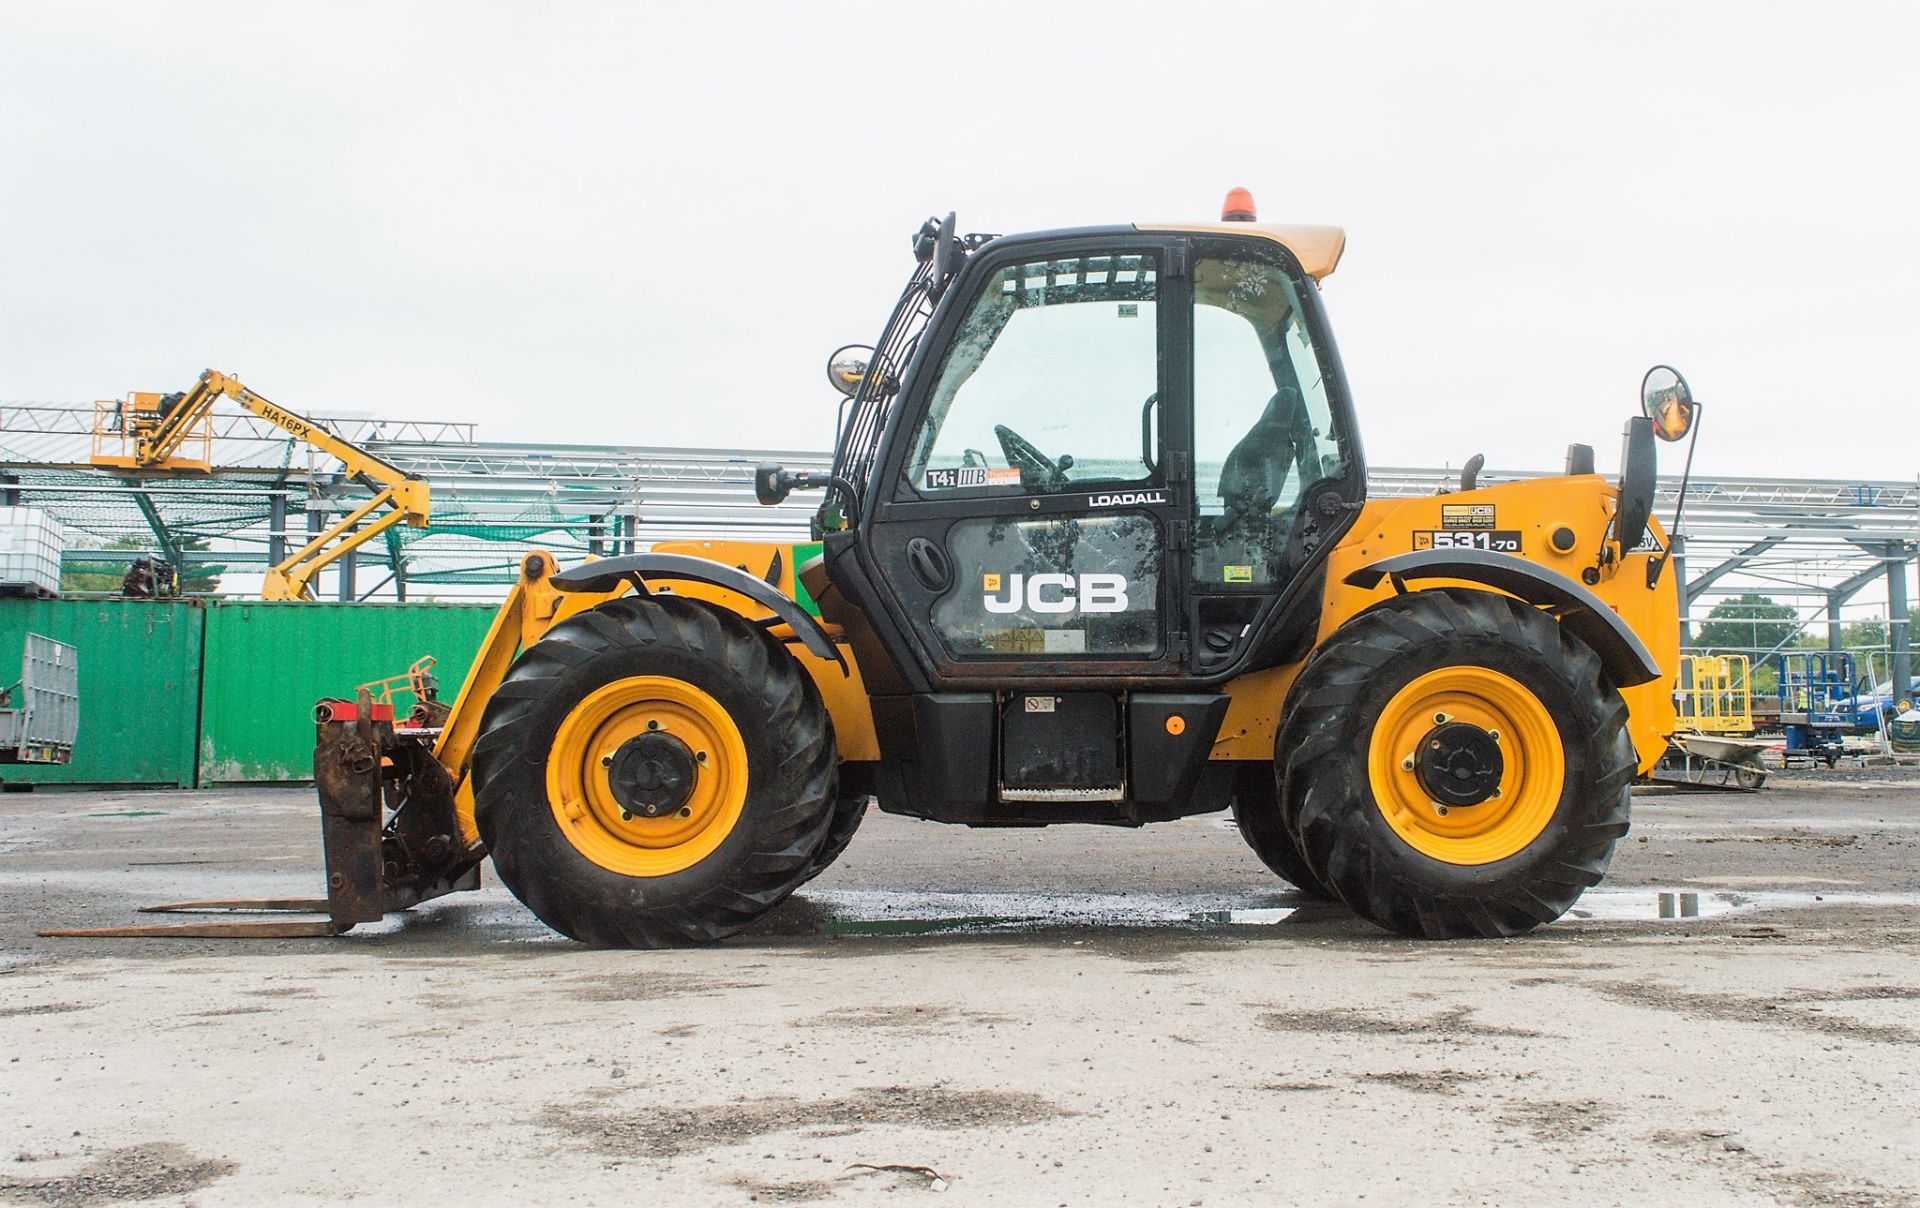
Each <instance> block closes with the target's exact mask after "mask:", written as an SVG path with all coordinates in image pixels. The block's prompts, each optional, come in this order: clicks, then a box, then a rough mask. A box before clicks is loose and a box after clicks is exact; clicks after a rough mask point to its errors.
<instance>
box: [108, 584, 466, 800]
mask: <svg viewBox="0 0 1920 1208" xmlns="http://www.w3.org/2000/svg"><path fill="white" fill-rule="evenodd" d="M498 611H499V607H498V605H494V604H412V603H410V604H328V603H320V602H311V603H272V604H269V603H264V602H261V601H253V600H219V601H215V602H213V603H211V604H209V605H208V607H207V611H206V616H207V625H206V653H205V656H204V663H203V670H202V674H201V681H200V682H201V691H200V783H201V784H202V785H210V784H231V783H236V782H242V781H256V780H309V779H312V777H313V703H314V702H315V701H317V700H319V699H320V698H322V697H327V696H333V697H346V698H349V699H350V698H351V697H352V696H353V693H354V689H355V688H357V687H358V686H359V685H361V684H364V683H368V682H369V681H372V680H377V679H384V678H386V677H387V676H390V675H399V674H401V673H403V672H405V671H406V669H407V667H408V665H409V664H411V663H412V662H413V661H414V660H415V659H417V658H419V657H421V656H422V655H427V654H430V655H432V656H434V658H436V659H438V660H439V664H438V666H437V667H436V668H435V669H434V673H435V674H436V675H438V676H439V677H440V689H441V699H442V700H445V701H449V702H451V701H452V700H453V698H454V696H455V695H456V694H457V693H458V692H459V691H460V683H461V681H462V680H464V679H465V678H466V674H467V668H468V667H469V666H470V665H471V664H472V662H473V656H474V654H475V653H476V652H478V650H479V649H480V641H481V639H482V638H484V637H485V636H486V634H487V629H488V627H489V626H491V625H492V624H493V618H494V614H495V613H496V612H498ZM84 657H85V656H84V654H83V655H82V658H83V659H84ZM85 667H86V664H85V662H84V661H83V662H82V663H81V668H82V672H81V673H82V674H83V675H84V674H85ZM407 700H408V702H409V703H410V702H411V698H410V697H409V698H407ZM80 708H81V710H82V714H81V715H82V717H83V719H84V717H85V716H86V709H87V702H86V699H85V693H84V688H83V692H82V699H81V702H80ZM84 726H85V722H84V720H83V721H82V727H83V729H82V736H81V741H82V742H85V741H86V737H85V730H84Z"/></svg>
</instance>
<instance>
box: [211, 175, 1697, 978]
mask: <svg viewBox="0 0 1920 1208" xmlns="http://www.w3.org/2000/svg"><path fill="white" fill-rule="evenodd" d="M1343 245H1344V236H1343V234H1342V232H1341V231H1340V230H1338V229H1336V228H1332V227H1313V226H1285V225H1266V224H1261V223H1259V222H1258V221H1257V220H1256V219H1255V218H1254V215H1253V206H1252V201H1251V199H1250V198H1248V197H1246V196H1245V194H1244V192H1243V191H1240V190H1236V191H1235V193H1234V194H1231V195H1230V196H1229V204H1228V207H1227V212H1226V213H1225V214H1224V215H1223V218H1222V220H1221V221H1219V222H1203V223H1141V224H1138V225H1134V226H1105V227H1088V228H1079V229H1072V230H1057V231H1046V232H1041V233H1037V234H1026V235H1015V236H1006V237H990V236H982V235H968V236H961V235H957V234H956V233H955V229H954V222H953V216H952V215H950V214H949V215H948V216H947V217H946V218H945V219H944V220H929V221H928V222H927V223H926V224H925V225H923V226H922V227H921V228H920V230H919V231H918V233H917V234H916V235H915V236H914V240H913V246H914V252H915V257H916V268H915V271H914V273H913V276H912V279H911V280H910V281H909V283H908V285H907V288H906V290H905V292H904V293H903V294H902V295H901V297H900V299H899V301H898V303H897V304H896V305H895V307H894V309H893V312H892V314H891V316H890V317H889V318H888V320H887V322H886V325H885V328H884V330H883V332H882V334H881V336H880V338H879V341H878V342H877V344H875V345H873V346H872V347H865V346H862V347H859V348H854V347H849V348H845V349H842V350H840V352H838V353H836V354H835V355H834V357H833V358H832V359H831V362H830V367H829V378H830V380H831V382H832V384H833V385H834V386H835V388H837V389H838V390H839V391H840V392H841V393H842V394H843V395H844V396H845V399H844V401H843V402H842V403H841V404H840V412H839V420H838V423H837V428H836V433H835V438H836V439H835V452H834V458H833V462H832V468H831V470H830V471H829V472H826V473H796V472H791V471H788V470H785V469H783V468H781V467H779V466H772V465H769V466H762V467H760V468H759V469H758V470H757V471H756V474H755V487H756V490H757V492H758V495H759V497H760V499H761V500H762V501H763V502H766V503H774V502H778V501H779V500H781V499H783V498H785V497H786V496H787V495H788V494H789V493H790V492H792V491H795V490H818V491H821V492H822V497H821V503H820V506H819V508H818V511H817V512H816V514H815V517H814V520H813V528H814V532H813V536H814V540H812V541H810V542H794V543H785V544H747V543H734V542H726V541H686V542H675V543H672V544H662V545H657V546H655V547H654V548H653V549H652V550H651V551H649V552H647V553H641V554H634V555H630V556H622V557H612V558H606V559H602V560H598V561H589V562H587V563H585V564H583V565H579V566H573V567H569V568H564V569H563V568H561V567H560V566H559V565H558V564H557V563H556V562H555V560H554V559H553V558H552V557H551V556H550V555H548V554H546V553H540V552H535V553H531V554H529V555H527V556H526V558H525V560H524V564H523V566H522V568H521V574H520V579H519V582H518V584H517V585H516V586H515V587H514V588H513V590H512V592H511V594H510V596H509V598H508V600H507V601H506V604H505V605H504V607H503V608H502V609H501V611H500V614H499V616H498V618H497V619H496V621H495V623H494V626H493V630H492V632H491V633H490V634H489V636H488V637H487V639H486V641H485V644H484V645H483V647H482V649H481V651H480V653H479V656H478V658H477V659H476V660H475V662H474V664H473V666H472V668H471V669H470V670H469V671H468V673H467V676H466V680H465V682H464V684H463V685H462V687H461V689H460V692H459V695H458V697H457V698H456V699H455V700H454V701H453V702H452V704H451V707H450V708H448V707H446V706H444V705H440V704H438V702H431V703H432V706H433V707H431V708H428V707H424V706H423V707H422V708H419V709H416V710H415V712H414V714H412V715H410V716H409V717H406V718H400V717H396V715H395V711H394V709H393V707H392V706H391V705H383V704H382V702H381V701H379V700H376V699H374V697H373V696H372V694H370V693H367V692H363V693H361V695H360V697H359V698H358V699H357V700H353V701H346V700H340V701H328V702H323V703H322V704H321V706H320V709H319V741H318V749H317V754H316V758H315V768H316V779H317V782H318V788H319V796H320V803H321V809H322V814H323V822H324V837H325V843H326V856H327V875H328V881H327V886H328V896H327V898H326V899H325V901H324V902H322V901H320V900H317V899H316V900H313V901H308V902H297V903H281V905H290V906H295V907H304V908H307V909H315V910H318V909H324V910H325V911H327V912H328V915H329V917H328V918H327V919H326V920H323V921H317V922H312V923H297V922H296V923H287V922H266V923H252V924H240V925H239V926H240V927H242V928H247V929H251V930H254V931H255V932H256V933H265V934H320V933H327V932H337V931H341V930H345V929H346V928H348V927H351V926H352V925H354V924H355V923H357V922H363V921H368V920H373V919H377V918H379V917H380V916H381V915H382V914H384V913H385V912H387V911H390V910H397V909H403V908H405V907H408V906H410V905H412V904H414V903H416V902H419V901H421V900H424V899H426V898H430V897H434V896H436V895H438V894H442V893H446V892H449V891H451V890H457V889H462V888H467V887H471V886H472V885H474V884H476V883H477V876H478V869H479V865H480V863H481V861H482V860H483V859H484V858H485V857H487V856H489V855H490V856H491V857H492V859H493V862H494V865H495V868H496V869H497V872H498V875H499V877H500V878H501V880H502V881H503V882H505V884H506V886H507V887H508V888H509V889H510V890H511V891H512V892H513V893H514V894H515V895H516V896H517V897H518V898H519V899H520V900H521V901H522V902H524V903H526V905H527V906H528V907H529V908H530V909H531V910H532V911H533V912H534V913H535V914H536V915H538V916H539V917H540V918H541V919H542V920H544V921H545V922H546V923H547V924H548V925H549V926H551V927H553V928H554V929H556V930H557V931H560V932H562V933H564V934H566V935H568V936H571V937H573V938H575V939H577V940H581V941H584V942H587V943H592V944H602V945H621V946H633V947H656V946H666V945H677V944H685V943H697V942H704V941H712V940H717V939H720V938H723V937H725V936H727V935H730V934H732V933H735V932H737V931H739V930H740V929H742V928H743V927H746V926H747V925H748V924H750V923H751V922H753V920H754V919H756V918H758V917H759V916H760V915H762V914H764V913H765V912H766V911H768V910H770V909H772V908H773V907H774V906H776V905H778V904H779V903H780V902H781V901H782V900H783V899H784V898H785V897H786V896H787V895H788V894H790V893H792V892H793V891H794V890H795V889H796V888H798V887H799V886H800V885H802V884H804V883H805V882H806V881H807V880H808V879H809V878H811V877H813V876H815V875H816V874H818V873H819V872H820V871H821V870H822V869H823V868H825V867H826V866H827V865H828V864H830V863H831V862H832V861H833V860H834V859H835V858H836V857H837V856H838V855H839V854H840V852H841V851H842V850H843V849H844V848H845V847H846V845H847V843H848V841H849V840H850V839H851V838H852V837H853V834H854V831H855V829H856V828H857V827H858V826H859V825H860V821H861V818H862V816H863V814H864V813H865V811H866V809H867V808H868V805H869V803H870V802H874V801H877V804H878V808H880V809H882V810H887V811H891V812H895V813H902V814H908V815H912V816H915V817H919V818H925V819H932V820H936V821H941V822H956V823H964V824H966V825H969V826H1044V825H1049V824H1053V823H1066V822H1080V823H1104V824H1114V825H1123V826H1136V825H1140V824H1144V823H1150V822H1158V821H1164V820H1169V819H1174V818H1179V817H1183V816H1186V815H1191V814H1198V813H1204V812H1208V811H1215V810H1231V811H1232V812H1233V816H1234V817H1235V819H1236V820H1237V821H1238V823H1239V828H1240V831H1241V833H1242V834H1243V835H1244V837H1245V839H1246V841H1247V842H1248V844H1250V845H1251V846H1252V848H1253V850H1254V851H1255V852H1256V853H1258V855H1259V856H1260V858H1261V859H1262V860H1263V861H1265V862H1266V864H1267V865H1268V866H1269V867H1271V868H1272V869H1273V870H1274V871H1275V872H1276V873H1278V874H1279V875H1280V876H1281V877H1283V878H1285V879H1286V880H1287V881H1289V882H1291V883H1292V884H1293V885H1295V886H1296V887H1298V889H1299V890H1300V891H1301V892H1302V893H1304V894H1307V895H1309V896H1312V897H1318V898H1327V899H1332V898H1338V899H1339V900H1340V901H1343V902H1345V903H1346V904H1347V905H1348V906H1350V907H1351V908H1352V909H1353V910H1355V911H1357V912H1358V913H1360V914H1361V915H1363V916H1365V917H1366V918H1368V919H1371V920H1373V921H1374V922H1376V923H1378V924H1380V925H1382V926H1383V927H1386V928H1388V929H1391V930H1393V931H1396V932H1400V933H1403V934H1406V935H1412V936H1426V937H1433V938H1444V937H1453V936H1507V935H1515V934H1519V933H1522V932H1525V931H1528V930H1530V929H1532V928H1534V927H1536V926H1538V925H1540V924H1542V923H1546V922H1549V921H1551V920H1553V919H1556V918H1558V917H1559V916H1560V915H1561V914H1562V913H1563V912H1565V911H1566V910H1567V909H1568V908H1569V907H1570V906H1572V905H1573V903H1574V901H1575V900H1576V899H1577V898H1578V897H1579V896H1580V894H1581V892H1582V891H1583V890H1585V889H1586V888H1587V887H1588V886H1591V885H1593V884H1595V883H1596V882H1598V881H1599V880H1600V879H1601V878H1602V876H1603V875H1604V874H1605V872H1606V868H1607V863H1608V860H1609V858H1610V855H1611V853H1612V850H1613V846H1614V844H1615V842H1616V841H1617V840H1618V839H1619V838H1620V837H1621V836H1622V835H1624V834H1625V833H1626V831H1627V825H1628V804H1629V800H1628V786H1629V784H1630V782H1632V781H1633V780H1634V779H1635V777H1636V776H1637V775H1639V774H1641V773H1644V772H1646V771H1649V770H1651V768H1652V767H1653V766H1654V764H1655V763H1656V762H1657V761H1658V760H1659V758H1660V756H1661V754H1662V752H1664V751H1665V750H1666V747H1667V738H1668V735H1669V734H1670V733H1672V731H1673V730H1674V718H1675V710H1674V701H1673V698H1672V694H1671V693H1672V684H1673V679H1674V672H1675V669H1676V665H1677V659H1678V653H1679V650H1678V645H1679V627H1678V619H1677V609H1676V601H1675V587H1674V571H1673V570H1672V569H1671V559H1670V557H1669V554H1670V551H1669V548H1668V544H1667V538H1666V534H1665V531H1664V530H1663V528H1662V527H1661V526H1660V525H1659V524H1658V523H1657V522H1655V521H1654V519H1653V518H1652V515H1651V513H1652V506H1653V496H1654V479H1655V465H1654V463H1655V447H1656V446H1655V443H1654V442H1655V440H1656V438H1663V439H1666V440H1678V439H1680V438H1682V437H1684V436H1686V435H1687V433H1688V432H1689V431H1690V430H1692V429H1693V428H1694V420H1695V417H1696V414H1697V410H1698V405H1697V403H1696V402H1695V400H1694V399H1693V397H1692V394H1691V393H1690V391H1689V390H1688V387H1687V385H1686V383H1685V381H1684V380H1683V379H1681V377H1680V376H1679V374H1677V373H1676V372H1674V371H1673V370H1671V369H1669V368H1667V367H1664V366H1661V367H1657V368H1655V369H1654V370H1653V371H1652V372H1650V373H1649V374H1648V376H1647V378H1646V380H1645V381H1644V382H1643V383H1642V411H1643V414H1642V415H1639V416H1635V417H1633V418H1632V419H1630V420H1629V421H1628V422H1627V426H1626V432H1625V448H1624V452H1623V458H1622V468H1621V473H1620V478H1619V480H1618V481H1617V482H1613V481H1608V480H1606V479H1604V478H1602V477H1600V476H1599V475H1597V474H1596V473H1595V472H1594V459H1593V451H1592V449H1591V448H1590V447H1587V446H1583V445H1574V446H1572V447H1571V448H1570V449H1569V450H1568V454H1567V466H1566V473H1565V474H1564V475H1563V476H1555V477H1543V478H1530V479H1524V480H1517V481H1510V482H1505V483H1501V484H1499V485H1490V486H1481V485H1479V484H1478V482H1477V481H1476V476H1477V472H1478V467H1479V459H1478V458H1475V459H1474V460H1473V461H1471V462H1469V469H1468V470H1467V471H1466V472H1465V473H1464V475H1463V477H1462V480H1461V482H1460V483H1459V489H1458V490H1450V491H1447V492H1443V493H1440V494H1438V495H1435V496H1432V497H1427V498H1401V499H1384V500H1371V501H1370V500H1369V499H1368V498H1367V495H1366V481H1367V479H1366V467H1365V463H1364V460H1363V458H1362V455H1361V447H1360V437H1359V430H1358V424H1357V419H1356V415H1355V409H1354V404H1353V401H1352V400H1351V399H1350V397H1349V395H1348V390H1347V384H1346V378H1345V375H1344V373H1343V372H1342V369H1341V365H1340V359H1339V355H1338V353H1337V352H1336V351H1335V348H1334V343H1333V336H1332V332H1331V330H1330V328H1329V326H1328V322H1327V317H1326V312H1325V310H1324V308H1323V305H1322V302H1321V297H1320V283H1321V281H1322V280H1323V279H1324V278H1326V277H1327V275H1328V274H1330V273H1331V272H1332V271H1333V269H1334V266H1335V264H1336V263H1337V262H1338V260H1339V258H1340V253H1341V250H1342V247H1343ZM1690 461H1691V452H1689V462H1690ZM1682 490H1683V493H1684V485H1683V488H1682ZM180 905H198V906H222V905H227V906H231V905H234V903H199V904H180ZM256 905H257V904H256ZM208 930H209V929H204V928H193V929H189V931H188V933H190V934H193V933H208ZM229 930H230V928H228V927H222V928H217V929H213V933H227V932H228V931H229Z"/></svg>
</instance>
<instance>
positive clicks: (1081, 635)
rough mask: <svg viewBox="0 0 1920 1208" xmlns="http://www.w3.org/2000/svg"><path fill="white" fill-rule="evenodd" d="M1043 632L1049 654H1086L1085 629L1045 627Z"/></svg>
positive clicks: (1044, 645) (1044, 643)
mask: <svg viewBox="0 0 1920 1208" xmlns="http://www.w3.org/2000/svg"><path fill="white" fill-rule="evenodd" d="M1041 633H1042V634H1043V635H1044V639H1043V642H1042V649H1043V650H1044V651H1045V652H1046V653H1047V654H1085V653H1086V652H1087V635H1086V631H1085V630H1080V629H1044V630H1042V631H1041ZM1028 699H1029V700H1031V699H1032V698H1031V697H1029V698H1028Z"/></svg>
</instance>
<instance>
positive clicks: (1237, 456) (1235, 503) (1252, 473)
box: [1216, 386, 1306, 534]
mask: <svg viewBox="0 0 1920 1208" xmlns="http://www.w3.org/2000/svg"><path fill="white" fill-rule="evenodd" d="M1305 413H1306V407H1305V406H1304V404H1303V403H1302V401H1301V398H1300V390H1299V388H1298V387H1297V386H1282V387H1281V388H1280V389H1279V390H1277V391H1275V392H1274V395H1273V397H1272V398H1271V399H1269V400H1268V401H1267V409H1266V410H1265V411H1263V412H1261V414H1260V418H1259V419H1257V420H1255V421H1254V423H1253V427H1252V428H1249V429H1248V430H1247V434H1246V435H1245V436H1243V437H1241V438H1240V443H1238V444H1236V445H1234V446H1233V450H1232V452H1230V453H1228V454H1227V460H1226V463H1225V464H1224V465H1222V466H1221V468H1220V502H1221V503H1223V504H1225V505H1226V507H1225V510H1224V511H1223V512H1222V514H1221V516H1220V522H1219V527H1218V529H1217V530H1216V531H1218V532H1220V533H1222V534H1224V533H1228V532H1236V531H1239V530H1242V529H1250V530H1253V531H1258V529H1262V528H1265V526H1266V524H1267V518H1268V517H1269V516H1270V515H1271V514H1272V513H1273V505H1274V504H1276V503H1278V502H1279V501H1280V495H1281V492H1283V491H1285V490H1286V487H1287V476H1288V475H1289V474H1290V473H1292V471H1293V467H1294V466H1295V465H1296V464H1298V462H1299V456H1300V444H1301V442H1300V424H1301V421H1302V419H1303V418H1304V417H1305Z"/></svg>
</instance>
